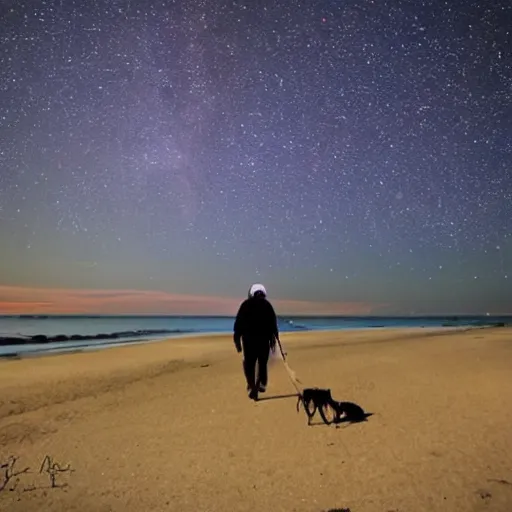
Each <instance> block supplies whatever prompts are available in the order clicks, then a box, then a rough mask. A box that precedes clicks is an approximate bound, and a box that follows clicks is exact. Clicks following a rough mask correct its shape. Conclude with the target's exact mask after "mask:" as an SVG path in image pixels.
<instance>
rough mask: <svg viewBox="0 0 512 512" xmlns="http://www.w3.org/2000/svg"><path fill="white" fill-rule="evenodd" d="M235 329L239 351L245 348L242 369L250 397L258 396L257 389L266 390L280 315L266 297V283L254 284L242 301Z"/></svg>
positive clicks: (254, 398)
mask: <svg viewBox="0 0 512 512" xmlns="http://www.w3.org/2000/svg"><path fill="white" fill-rule="evenodd" d="M233 330H234V333H233V341H234V342H235V347H236V350H237V352H238V353H240V352H242V348H243V353H244V361H243V369H244V374H245V378H246V381H247V392H248V394H249V398H251V399H252V400H257V399H258V392H259V393H264V392H265V391H266V388H267V384H268V371H267V364H268V358H269V355H270V350H272V351H274V350H275V344H276V340H277V338H278V336H279V331H278V327H277V316H276V313H275V311H274V308H273V306H272V304H271V303H270V302H269V301H268V300H267V291H266V290H265V287H264V286H263V285H261V284H254V285H252V286H251V289H250V290H249V297H248V298H247V299H245V300H244V301H243V302H242V304H241V305H240V308H239V310H238V313H237V315H236V319H235V324H234V327H233ZM256 365H257V366H258V375H257V376H256Z"/></svg>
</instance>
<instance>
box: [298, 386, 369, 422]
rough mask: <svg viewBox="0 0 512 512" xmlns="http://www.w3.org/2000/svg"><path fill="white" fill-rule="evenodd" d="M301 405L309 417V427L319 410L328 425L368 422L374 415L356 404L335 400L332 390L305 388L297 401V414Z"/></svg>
mask: <svg viewBox="0 0 512 512" xmlns="http://www.w3.org/2000/svg"><path fill="white" fill-rule="evenodd" d="M301 403H302V405H303V406H304V410H305V411H306V414H307V416H308V425H311V420H312V418H313V416H314V415H315V413H316V411H317V410H318V413H319V414H320V417H321V418H322V421H323V422H324V423H325V424H326V425H330V424H331V423H342V422H351V423H358V422H361V421H367V418H368V417H369V416H371V415H372V413H367V412H365V411H364V409H363V408H362V407H361V406H359V405H357V404H355V403H354V402H338V401H337V400H334V399H333V398H332V396H331V390H330V389H321V388H305V389H304V390H303V391H302V393H301V394H300V395H299V398H298V400H297V412H298V411H299V407H300V404H301Z"/></svg>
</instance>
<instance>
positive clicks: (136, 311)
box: [0, 285, 385, 316]
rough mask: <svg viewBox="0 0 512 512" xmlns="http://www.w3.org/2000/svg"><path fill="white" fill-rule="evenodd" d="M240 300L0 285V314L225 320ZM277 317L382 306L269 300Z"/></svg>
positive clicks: (366, 312) (364, 311) (360, 311)
mask: <svg viewBox="0 0 512 512" xmlns="http://www.w3.org/2000/svg"><path fill="white" fill-rule="evenodd" d="M244 298H245V297H239V298H232V297H215V296H206V295H183V294H172V293H168V292H164V291H157V290H92V289H67V288H30V287H21V286H1V285H0V314H4V315H5V314H7V315H19V314H106V315H148V314H153V315H175V314H178V315H180V314H183V315H228V316H233V315H235V314H236V312H237V310H238V307H239V305H240V303H241V301H242V300H243V299H244ZM269 299H270V300H271V302H272V304H273V305H274V307H275V309H276V312H277V313H278V314H281V315H283V314H288V315H293V314H296V315H300V314H303V315H308V314H318V315H369V314H372V313H375V312H376V311H377V310H379V309H380V308H381V307H383V306H385V305H384V304H368V303H362V302H314V301H299V300H279V299H272V297H269Z"/></svg>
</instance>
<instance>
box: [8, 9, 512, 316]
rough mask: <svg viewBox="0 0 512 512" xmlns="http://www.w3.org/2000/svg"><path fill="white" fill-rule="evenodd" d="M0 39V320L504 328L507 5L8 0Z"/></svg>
mask: <svg viewBox="0 0 512 512" xmlns="http://www.w3.org/2000/svg"><path fill="white" fill-rule="evenodd" d="M0 43H1V44H0V240H1V252H2V254H1V256H0V285H1V286H0V313H1V312H15V311H35V310H37V304H40V309H41V311H57V310H58V309H59V307H60V308H61V309H62V308H63V306H62V304H64V302H66V301H64V302H63V301H62V300H61V301H60V302H58V303H56V302H52V300H53V299H51V297H53V296H54V295H52V294H55V293H57V291H58V293H59V294H60V295H59V296H60V297H61V299H62V297H64V296H65V294H66V293H68V291H69V294H70V295H69V297H75V298H76V293H77V292H76V290H77V289H78V290H82V292H80V293H82V294H87V293H88V294H89V295H88V297H89V299H90V298H91V297H93V296H95V295H94V294H95V293H96V294H97V296H101V297H102V299H101V300H103V302H98V304H101V305H102V306H101V308H103V306H104V305H105V304H107V303H108V300H107V299H106V297H110V298H111V300H112V301H114V302H115V301H116V298H115V297H116V294H118V295H119V296H121V295H123V294H126V293H130V294H132V295H133V296H135V297H137V298H136V299H134V301H135V302H129V301H128V302H126V303H123V301H120V302H115V304H114V302H112V303H110V306H111V309H112V310H115V311H120V312H137V311H139V310H138V309H137V304H140V311H144V312H164V311H168V312H169V313H173V312H176V311H178V310H179V311H181V310H182V309H187V308H188V309H187V311H189V312H195V311H196V309H194V307H195V306H194V305H193V304H194V301H193V300H192V301H191V302H190V301H189V302H187V301H186V300H185V299H186V297H185V296H190V297H192V298H194V297H195V298H196V299H197V300H200V299H201V298H206V299H207V300H208V301H209V302H208V304H209V305H208V307H207V309H208V310H209V311H210V312H211V313H226V312H227V310H228V309H229V308H231V309H232V308H233V304H234V305H235V306H236V304H238V301H239V300H242V299H243V298H244V297H245V296H246V294H247V290H248V288H249V286H250V285H251V284H252V283H254V282H262V283H264V284H265V286H266V287H267V289H268V292H269V298H270V299H272V300H273V301H275V302H276V304H278V305H280V306H279V307H280V308H281V309H280V312H293V311H295V310H300V311H302V312H305V311H309V310H311V311H314V312H331V313H332V312H340V313H343V312H352V313H354V312H355V313H357V312H360V313H374V314H411V313H415V314H435V313H440V314H442V313H453V314H455V313H469V314H471V313H486V312H490V313H512V53H511V51H512V6H511V3H510V0H503V1H493V0H488V1H482V0H481V1H478V2H475V1H470V0H464V1H462V0H447V1H446V2H441V1H437V2H420V1H418V2H416V1H414V2H412V1H399V0H396V1H379V0H375V1H363V0H358V1H354V0H344V1H341V0H339V1H334V0H331V1H320V0H317V1H313V0H312V1H309V2H301V3H299V2H294V1H290V0H274V1H270V0H269V1H263V0H261V1H258V0H245V1H237V2H231V1H223V0H212V1H211V2H206V1H197V2H195V1H185V0H182V1H174V2H171V1H165V0H160V1H158V2H157V1H147V0H141V1H136V0H109V1H107V0H94V1H93V0H91V1H87V2H85V1H82V0H60V1H59V0H57V1H53V0H47V1H37V2H36V1H31V0H27V1H25V2H20V1H18V0H15V1H14V0H2V2H1V4H0ZM73 290H75V291H74V292H73ZM98 290H103V291H101V292H100V291H98ZM109 290H112V292H111V293H110V292H109ZM127 290H129V292H128V291H127ZM73 293H74V294H75V295H72V294H73ZM36 295H37V301H38V302H37V304H34V301H33V299H32V297H35V296H36ZM182 295H183V296H184V300H185V303H186V304H188V306H186V307H185V306H183V304H181V303H179V300H178V299H179V297H181V296H182ZM45 297H46V298H45ZM162 297H167V299H168V300H167V302H166V301H165V300H163V301H162V300H160V299H161V298H162ZM190 297H189V298H190ZM208 297H210V298H209V299H208ZM171 298H173V299H172V300H171ZM174 299H176V301H177V302H173V300H174ZM206 299H205V300H206ZM34 300H35V299H34ZM77 300H78V299H77ZM226 300H228V303H226V302H225V301H226ZM229 300H232V301H233V302H229ZM31 301H32V302H31ZM137 301H139V302H137ZM216 301H217V302H216ZM223 301H224V302H223ZM293 301H295V302H293ZM164 303H165V304H164ZM59 304H60V305H59ZM123 304H124V305H123ZM190 304H192V305H190ZM226 304H229V307H228V306H227V305H226ZM107 305H108V304H107ZM324 306H325V307H324ZM81 307H82V306H80V305H79V304H77V305H76V308H75V306H74V305H73V303H69V301H67V303H66V308H65V310H66V311H74V310H75V309H76V310H77V311H82V310H83V311H85V309H83V308H82V309H80V308H81ZM2 308H3V309H2ZM73 308H75V309H73ZM87 308H89V309H100V306H96V305H95V303H94V302H93V301H92V302H91V301H89V302H88V306H87ZM87 308H86V309H87ZM116 308H117V309H116ZM123 308H124V309H123ZM180 308H181V309H180ZM308 308H309V309H308ZM322 308H324V309H322ZM106 310H108V307H107V308H106ZM285 310H286V311H285ZM288 310H289V311H288ZM201 311H202V310H201ZM230 311H231V310H230ZM231 312H232V313H236V311H231Z"/></svg>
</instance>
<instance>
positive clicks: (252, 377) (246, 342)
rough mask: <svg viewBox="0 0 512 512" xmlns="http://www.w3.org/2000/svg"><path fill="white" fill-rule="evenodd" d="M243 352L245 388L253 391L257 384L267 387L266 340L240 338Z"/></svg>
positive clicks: (267, 346) (268, 344)
mask: <svg viewBox="0 0 512 512" xmlns="http://www.w3.org/2000/svg"><path fill="white" fill-rule="evenodd" d="M242 347H243V350H244V373H245V378H246V379H247V387H248V388H249V389H254V388H255V387H256V385H257V384H262V385H263V386H266V385H267V382H268V372H267V363H268V357H269V353H270V341H269V340H268V339H266V338H242ZM256 363H258V378H257V381H256Z"/></svg>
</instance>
